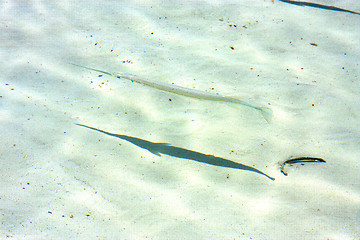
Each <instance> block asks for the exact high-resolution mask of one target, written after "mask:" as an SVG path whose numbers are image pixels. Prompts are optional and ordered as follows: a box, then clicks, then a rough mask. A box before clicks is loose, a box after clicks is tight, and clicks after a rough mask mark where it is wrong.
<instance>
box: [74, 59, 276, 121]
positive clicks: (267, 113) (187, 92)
mask: <svg viewBox="0 0 360 240" xmlns="http://www.w3.org/2000/svg"><path fill="white" fill-rule="evenodd" d="M71 64H72V65H75V66H77V67H81V68H85V69H89V70H92V71H96V72H100V73H103V74H106V75H109V76H113V77H116V78H125V79H128V80H130V81H132V82H137V83H141V84H143V85H146V86H149V87H152V88H156V89H159V90H162V91H165V92H171V93H175V94H178V95H183V96H187V97H192V98H197V99H204V100H211V101H219V102H229V103H236V104H241V105H244V106H247V107H251V108H254V109H256V110H258V111H260V113H261V114H262V116H263V117H264V118H265V120H266V121H267V122H268V123H270V122H271V118H272V111H271V109H270V108H267V107H260V106H257V105H255V104H252V103H248V102H245V101H242V100H240V99H237V98H231V97H226V96H223V95H219V94H212V93H208V92H203V91H199V90H196V89H191V88H185V87H181V86H177V85H173V84H166V83H161V82H153V81H150V80H147V79H143V78H139V77H138V76H135V75H131V74H126V73H110V72H106V71H103V70H99V69H95V68H91V67H85V66H82V65H78V64H74V63H71Z"/></svg>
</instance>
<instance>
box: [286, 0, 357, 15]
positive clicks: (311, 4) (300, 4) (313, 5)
mask: <svg viewBox="0 0 360 240" xmlns="http://www.w3.org/2000/svg"><path fill="white" fill-rule="evenodd" d="M279 1H280V2H285V3H290V4H294V5H297V6H305V7H314V8H320V9H325V10H332V11H339V12H347V13H352V14H357V15H360V13H358V12H354V11H350V10H347V9H343V8H338V7H335V6H329V5H322V4H318V3H312V2H302V1H291V0H279Z"/></svg>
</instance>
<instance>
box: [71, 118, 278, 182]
mask: <svg viewBox="0 0 360 240" xmlns="http://www.w3.org/2000/svg"><path fill="white" fill-rule="evenodd" d="M76 125H78V126H82V127H86V128H89V129H92V130H95V131H98V132H101V133H104V134H106V135H109V136H112V137H117V138H120V139H123V140H126V141H128V142H131V143H132V144H135V145H136V146H138V147H141V148H144V149H146V150H148V151H149V152H151V153H153V154H155V155H157V156H159V157H161V153H162V154H165V155H169V156H172V157H177V158H183V159H189V160H193V161H197V162H201V163H206V164H210V165H213V166H218V167H226V168H235V169H240V170H245V171H251V172H255V173H258V174H261V175H264V176H266V177H268V178H269V179H271V180H273V181H274V180H275V178H272V177H270V176H268V175H266V174H265V173H263V172H261V171H260V170H257V169H256V168H253V167H250V166H246V165H243V164H240V163H237V162H233V161H231V160H228V159H225V158H221V157H215V156H213V155H208V154H204V153H200V152H195V151H192V150H189V149H185V148H180V147H175V146H171V145H170V144H168V143H154V142H150V141H147V140H144V139H141V138H136V137H131V136H126V135H120V134H114V133H110V132H106V131H103V130H100V129H97V128H93V127H89V126H86V125H82V124H76Z"/></svg>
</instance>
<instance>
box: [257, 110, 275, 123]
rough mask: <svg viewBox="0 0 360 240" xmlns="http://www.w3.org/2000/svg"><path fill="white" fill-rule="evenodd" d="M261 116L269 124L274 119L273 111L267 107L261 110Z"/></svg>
mask: <svg viewBox="0 0 360 240" xmlns="http://www.w3.org/2000/svg"><path fill="white" fill-rule="evenodd" d="M259 110H260V112H261V115H262V116H263V117H264V118H265V120H266V121H267V122H268V123H271V121H272V117H273V111H272V110H271V109H270V108H267V107H260V108H259Z"/></svg>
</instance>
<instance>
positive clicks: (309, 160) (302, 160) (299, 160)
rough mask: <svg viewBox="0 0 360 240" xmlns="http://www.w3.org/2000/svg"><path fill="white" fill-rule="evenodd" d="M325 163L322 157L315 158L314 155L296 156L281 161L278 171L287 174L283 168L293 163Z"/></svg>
mask: <svg viewBox="0 0 360 240" xmlns="http://www.w3.org/2000/svg"><path fill="white" fill-rule="evenodd" d="M317 162H318V163H326V161H325V160H324V159H322V158H315V157H298V158H291V159H288V160H286V161H285V162H283V163H282V164H281V166H280V171H281V172H282V173H283V174H284V175H285V176H287V175H288V174H287V172H286V171H285V170H284V169H285V165H292V164H295V163H301V164H304V163H317Z"/></svg>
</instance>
